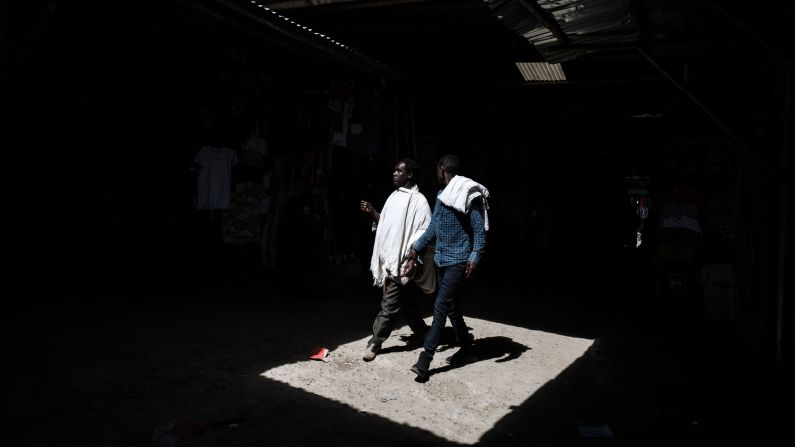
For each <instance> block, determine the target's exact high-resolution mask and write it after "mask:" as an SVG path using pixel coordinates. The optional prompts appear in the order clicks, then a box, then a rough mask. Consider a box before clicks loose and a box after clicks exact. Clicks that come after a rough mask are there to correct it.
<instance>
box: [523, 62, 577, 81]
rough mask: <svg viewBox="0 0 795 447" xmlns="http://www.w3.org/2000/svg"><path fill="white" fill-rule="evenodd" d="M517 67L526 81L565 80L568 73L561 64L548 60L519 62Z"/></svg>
mask: <svg viewBox="0 0 795 447" xmlns="http://www.w3.org/2000/svg"><path fill="white" fill-rule="evenodd" d="M516 68H518V69H519V71H520V72H521V73H522V76H523V77H524V80H525V81H565V80H566V74H565V73H563V68H562V67H561V66H560V64H550V63H548V62H517V63H516Z"/></svg>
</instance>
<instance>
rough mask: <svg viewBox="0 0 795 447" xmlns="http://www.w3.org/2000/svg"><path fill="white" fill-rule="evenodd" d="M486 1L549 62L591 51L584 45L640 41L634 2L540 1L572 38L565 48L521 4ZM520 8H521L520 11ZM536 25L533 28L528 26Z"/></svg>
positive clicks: (544, 8) (493, 0) (597, 0)
mask: <svg viewBox="0 0 795 447" xmlns="http://www.w3.org/2000/svg"><path fill="white" fill-rule="evenodd" d="M486 2H487V3H488V5H489V7H491V9H492V11H493V12H494V14H495V15H497V16H498V17H500V18H501V19H502V20H503V22H504V23H505V24H506V26H508V27H510V28H511V29H512V30H513V31H514V32H516V33H517V34H519V35H521V36H522V37H524V38H525V39H527V40H528V42H530V43H531V44H532V45H533V46H534V47H535V48H536V49H538V50H539V52H541V54H542V55H543V56H544V58H545V59H546V60H547V61H548V62H562V61H566V60H570V59H574V58H576V57H577V56H580V55H582V54H585V53H587V52H589V50H588V49H587V48H583V46H584V45H585V46H587V45H595V44H619V43H627V42H637V41H638V40H639V32H638V29H637V26H636V24H635V23H634V20H633V18H632V14H631V7H632V4H631V1H630V0H536V3H537V4H538V6H540V7H541V9H542V10H543V12H544V13H545V14H546V15H547V16H548V18H550V19H552V20H554V22H556V23H557V24H558V25H559V27H560V30H561V31H562V32H563V33H564V34H565V36H566V38H567V39H568V42H566V45H565V46H561V42H559V41H558V38H557V37H556V36H555V34H554V33H553V31H552V30H550V29H549V28H548V27H546V26H545V25H543V24H542V23H541V21H539V20H536V19H535V18H534V16H533V13H532V12H531V11H530V10H529V9H528V8H527V7H524V6H522V5H521V2H519V1H505V0H486ZM517 5H519V6H521V8H517V7H516V6H517ZM533 22H534V25H533V26H530V27H528V26H527V25H528V24H530V23H533ZM520 24H522V25H524V26H521V25H520Z"/></svg>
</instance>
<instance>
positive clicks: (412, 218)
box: [360, 158, 436, 362]
mask: <svg viewBox="0 0 795 447" xmlns="http://www.w3.org/2000/svg"><path fill="white" fill-rule="evenodd" d="M418 168H419V166H418V165H417V162H416V161H414V160H412V159H410V158H404V159H402V160H400V161H398V162H397V164H396V165H395V170H394V172H393V173H392V184H393V185H395V186H396V187H397V189H396V190H395V191H394V192H393V193H392V194H391V195H390V196H389V198H387V200H386V203H384V208H383V210H382V211H381V212H380V213H379V212H378V211H377V210H376V209H375V208H373V206H372V204H370V203H369V202H366V201H362V202H361V203H360V208H361V210H362V211H364V212H366V213H368V214H370V216H371V217H372V218H373V229H374V230H375V243H374V244H373V257H372V259H371V260H370V271H371V272H372V274H373V280H374V281H373V285H374V286H376V287H381V288H382V290H383V294H382V296H381V310H380V311H379V312H378V314H377V315H376V316H375V321H374V322H373V336H372V337H371V338H370V340H369V341H368V342H367V347H366V348H365V351H364V354H363V355H362V358H363V359H364V360H365V361H368V362H369V361H371V360H373V359H374V358H375V357H376V355H378V352H379V351H380V350H381V345H382V344H383V342H384V340H386V339H387V338H389V334H390V333H391V332H392V330H393V329H394V327H395V319H396V317H397V316H398V314H400V315H401V316H402V317H403V318H404V319H405V320H406V323H407V324H408V326H409V327H410V328H411V330H412V332H413V334H412V336H411V337H409V338H408V342H409V343H412V344H413V343H415V342H416V343H418V342H422V341H423V340H424V337H425V332H427V330H428V325H426V324H425V321H423V319H422V317H421V316H420V314H419V312H418V311H417V308H416V306H415V305H414V303H413V302H412V301H410V300H408V299H406V297H405V296H404V295H405V290H406V287H407V285H408V283H409V281H410V280H412V279H413V280H415V281H416V282H417V283H418V285H419V286H420V288H421V289H422V290H423V292H425V293H433V292H434V290H435V285H436V277H435V275H433V278H432V279H428V275H418V276H422V277H423V278H422V280H421V279H420V278H419V277H414V276H413V275H412V277H408V276H406V275H404V274H403V268H402V265H401V264H402V263H403V262H404V260H405V259H406V255H407V254H408V253H409V250H410V249H411V245H412V244H413V243H414V242H415V241H416V240H417V238H419V237H420V236H421V235H422V234H423V233H424V232H425V230H426V229H427V228H428V224H429V223H430V221H431V208H430V206H429V205H428V200H427V199H426V198H425V196H424V195H422V193H420V191H419V188H417V185H416V184H415V180H414V179H415V176H416V175H417V171H418ZM431 272H433V273H435V271H433V270H431Z"/></svg>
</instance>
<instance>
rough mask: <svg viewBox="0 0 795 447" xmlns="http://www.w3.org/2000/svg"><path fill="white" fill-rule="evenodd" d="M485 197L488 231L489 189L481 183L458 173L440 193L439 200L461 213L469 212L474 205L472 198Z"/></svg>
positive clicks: (487, 228) (484, 217) (485, 221)
mask: <svg viewBox="0 0 795 447" xmlns="http://www.w3.org/2000/svg"><path fill="white" fill-rule="evenodd" d="M478 197H483V221H484V227H485V228H486V231H488V230H489V213H488V210H489V202H488V198H489V190H488V189H486V187H485V186H483V185H481V184H480V183H478V182H476V181H474V180H472V179H470V178H467V177H464V176H462V175H456V176H455V177H453V178H452V179H450V183H448V184H447V186H445V188H444V189H443V190H442V193H441V194H439V200H440V201H441V202H442V203H444V204H445V205H447V206H449V207H451V208H454V209H455V210H456V211H458V212H461V213H464V214H466V213H468V212H469V208H470V207H471V206H472V200H474V199H476V198H478Z"/></svg>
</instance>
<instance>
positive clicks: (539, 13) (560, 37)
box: [519, 0, 569, 45]
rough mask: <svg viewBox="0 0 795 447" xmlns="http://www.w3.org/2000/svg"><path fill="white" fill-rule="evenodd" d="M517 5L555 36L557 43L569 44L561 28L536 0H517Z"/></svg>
mask: <svg viewBox="0 0 795 447" xmlns="http://www.w3.org/2000/svg"><path fill="white" fill-rule="evenodd" d="M519 3H521V4H522V6H524V7H525V8H527V10H528V11H530V13H531V14H533V17H535V18H536V20H538V22H539V23H541V24H542V25H544V27H546V28H547V29H548V30H549V32H551V33H552V35H553V36H555V39H557V41H558V43H560V44H561V45H566V44H568V43H569V36H567V35H566V33H565V32H563V28H561V27H560V24H558V22H557V21H556V20H555V18H554V17H553V16H552V14H550V13H548V12H547V11H546V10H545V9H544V8H542V7H541V5H539V4H538V2H537V1H536V0H519Z"/></svg>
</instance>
